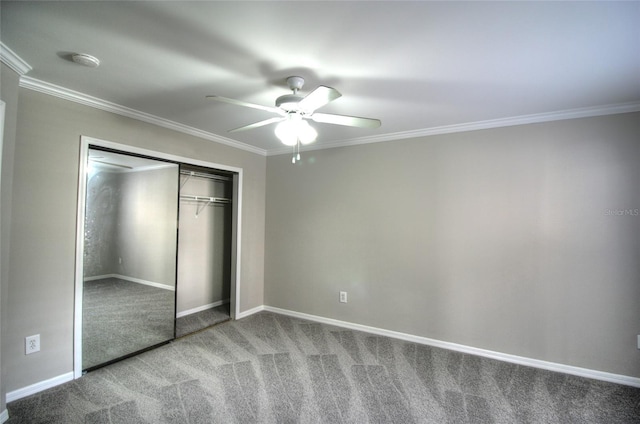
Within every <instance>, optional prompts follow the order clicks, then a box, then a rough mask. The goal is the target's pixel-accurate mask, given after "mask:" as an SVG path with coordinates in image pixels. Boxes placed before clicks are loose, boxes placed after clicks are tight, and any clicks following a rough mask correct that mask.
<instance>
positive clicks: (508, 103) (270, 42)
mask: <svg viewBox="0 0 640 424" xmlns="http://www.w3.org/2000/svg"><path fill="white" fill-rule="evenodd" d="M0 5H1V6H0V7H1V19H2V21H1V27H0V28H1V40H2V43H3V44H4V45H6V46H7V47H9V48H10V49H11V50H13V52H15V53H16V54H17V55H18V56H19V57H21V58H22V59H23V60H24V61H26V62H27V63H28V64H29V65H30V66H31V67H32V70H31V71H30V72H28V73H27V75H26V77H27V80H30V79H34V80H37V81H41V82H46V83H50V84H55V85H57V86H61V87H64V88H65V89H69V90H75V91H78V92H80V93H84V94H86V95H89V96H93V97H96V98H99V99H102V100H104V101H107V102H112V103H115V104H117V105H122V106H124V107H126V108H131V109H133V110H136V111H140V112H144V113H146V114H150V115H153V116H156V117H159V118H162V119H165V120H169V121H172V122H175V123H179V124H182V125H184V126H186V127H191V128H194V129H198V130H201V131H204V132H206V133H210V134H213V135H216V136H221V137H225V138H226V139H231V140H235V141H237V142H240V143H244V144H246V145H250V146H255V147H256V148H257V149H256V150H258V151H264V152H265V153H269V154H276V153H281V152H288V151H289V149H288V148H284V149H283V146H282V145H281V144H280V143H279V141H278V140H277V139H276V138H275V136H274V134H273V126H267V127H263V128H259V129H255V130H251V131H246V132H240V133H233V134H228V133H227V130H229V129H232V128H236V127H239V126H242V125H245V124H250V123H253V122H256V121H260V120H263V119H267V118H269V117H271V116H272V115H270V114H269V113H268V112H264V111H261V110H254V109H248V108H242V107H238V106H234V105H230V104H224V103H218V102H214V101H212V100H207V99H205V95H208V94H217V95H221V96H225V97H231V98H236V99H240V100H244V101H248V102H252V103H258V104H264V105H269V106H271V105H273V102H274V100H275V98H276V97H278V96H279V95H282V94H286V93H288V89H287V88H286V83H285V78H286V77H287V76H290V75H300V76H302V77H304V78H305V79H306V84H305V87H304V88H303V90H302V91H303V93H302V94H306V93H307V92H309V91H310V90H312V89H313V88H315V87H316V86H318V85H320V84H322V85H327V86H331V87H334V88H336V89H338V90H339V91H340V92H341V93H342V94H343V97H341V98H339V99H338V100H336V101H334V102H332V103H331V104H329V105H327V106H325V107H324V108H322V109H321V110H320V111H321V112H326V113H337V114H345V115H357V116H365V117H372V118H378V119H380V120H382V126H381V127H380V128H378V129H374V130H372V129H359V128H349V127H343V126H334V125H328V124H317V123H313V125H314V126H315V127H316V128H317V130H318V133H319V137H318V141H317V142H316V146H315V148H322V147H331V146H337V145H345V144H350V143H360V142H368V141H381V140H391V139H397V138H404V137H407V136H410V135H421V134H428V133H429V131H433V130H434V129H436V130H437V129H439V128H442V127H447V126H460V125H463V124H468V123H478V122H484V121H493V120H504V119H506V118H512V117H523V116H529V115H537V114H547V113H550V112H557V111H571V110H583V109H585V108H588V109H594V108H595V109H598V110H600V109H602V110H606V109H607V107H608V106H609V105H618V106H620V105H622V106H625V105H626V107H627V108H628V107H629V105H630V107H631V108H632V109H633V108H636V109H637V108H638V107H639V106H638V105H640V2H637V1H632V2H399V1H376V2H368V1H353V2H340V1H336V2H312V1H305V2H303V1H300V2H289V1H282V2H271V1H261V2H243V1H234V2H207V1H198V2H156V1H146V2H100V1H86V2H59V1H56V2H30V1H20V2H11V1H5V0H3V1H2V2H1V3H0ZM72 52H82V53H88V54H92V55H94V56H96V57H98V58H99V59H100V60H101V65H100V67H98V68H96V69H90V68H86V67H82V66H79V65H77V64H74V63H72V62H71V61H70V60H69V54H70V53H72ZM603 107H604V108H603ZM214 138H215V137H214Z"/></svg>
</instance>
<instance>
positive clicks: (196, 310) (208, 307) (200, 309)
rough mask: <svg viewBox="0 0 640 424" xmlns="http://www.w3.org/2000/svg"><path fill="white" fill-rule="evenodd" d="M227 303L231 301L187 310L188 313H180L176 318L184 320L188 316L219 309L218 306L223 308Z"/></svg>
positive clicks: (222, 301) (219, 301)
mask: <svg viewBox="0 0 640 424" xmlns="http://www.w3.org/2000/svg"><path fill="white" fill-rule="evenodd" d="M227 303H229V299H224V300H218V301H217V302H213V303H209V304H207V305H202V306H198V307H197V308H192V309H187V310H186V311H182V312H178V313H177V314H176V318H182V317H186V316H187V315H191V314H195V313H197V312H202V311H206V310H207V309H213V308H217V307H218V306H222V305H224V304H227Z"/></svg>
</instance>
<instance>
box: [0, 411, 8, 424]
mask: <svg viewBox="0 0 640 424" xmlns="http://www.w3.org/2000/svg"><path fill="white" fill-rule="evenodd" d="M8 419H9V411H7V410H6V409H5V410H4V411H2V412H0V423H4V422H6V421H7V420H8Z"/></svg>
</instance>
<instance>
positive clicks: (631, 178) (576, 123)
mask: <svg viewBox="0 0 640 424" xmlns="http://www.w3.org/2000/svg"><path fill="white" fill-rule="evenodd" d="M639 158H640V114H638V113H634V114H622V115H614V116H604V117H595V118H585V119H576V120H567V121H557V122H550V123H544V124H534V125H524V126H516V127H508V128H500V129H492V130H483V131H474V132H466V133H458V134H450V135H440V136H433V137H428V138H421V139H412V140H404V141H396V142H388V143H378V144H369V145H363V146H354V147H345V148H337V149H330V150H321V151H312V152H307V153H303V159H302V162H301V163H300V164H299V165H295V166H294V165H291V157H290V156H289V155H282V156H272V157H269V158H268V160H267V223H268V225H267V231H266V245H265V246H266V252H267V255H266V260H265V287H266V292H265V304H266V305H271V306H275V307H280V308H284V309H289V310H293V311H299V312H304V313H309V314H314V315H319V316H323V317H330V318H334V319H339V320H345V321H349V322H354V323H359V324H364V325H369V326H374V327H378V328H384V329H389V330H394V331H399V332H404V333H409V334H414V335H418V336H423V337H429V338H433V339H438V340H442V341H447V342H453V343H459V344H463V345H468V346H473V347H477V348H482V349H489V350H493V351H498V352H503V353H508V354H513V355H519V356H524V357H529V358H535V359H539V360H544V361H551V362H555V363H561V364H567V365H573V366H578V367H585V368H588V369H593V370H601V371H605V372H611V373H615V374H622V375H627V376H633V377H640V351H639V350H638V349H637V347H636V335H637V334H640V308H638V300H639V299H640V284H639V282H640V265H639V262H638V258H640V216H637V214H638V211H639V208H640V190H639V189H638V182H640V166H638V159H639ZM629 209H631V211H630V213H631V215H630V214H626V215H625V214H624V210H629ZM608 211H609V212H608ZM620 213H621V214H622V215H618V214H620ZM634 214H636V216H633V215H634ZM340 290H345V291H347V292H348V293H349V303H347V304H340V303H339V302H338V292H339V291H340Z"/></svg>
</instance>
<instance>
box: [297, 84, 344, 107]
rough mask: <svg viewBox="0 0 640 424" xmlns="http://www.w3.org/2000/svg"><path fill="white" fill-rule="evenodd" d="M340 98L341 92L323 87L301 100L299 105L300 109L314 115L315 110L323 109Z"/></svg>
mask: <svg viewBox="0 0 640 424" xmlns="http://www.w3.org/2000/svg"><path fill="white" fill-rule="evenodd" d="M340 96H342V94H340V92H339V91H338V90H336V89H335V88H331V87H325V86H324V85H321V86H320V87H318V88H316V89H315V90H313V91H312V92H311V93H309V94H307V96H306V97H305V98H304V99H302V100H300V103H298V109H299V110H302V111H304V112H308V113H312V112H313V111H314V110H316V109H319V108H321V107H322V106H324V105H326V104H327V103H329V102H332V101H334V100H335V99H337V98H338V97H340Z"/></svg>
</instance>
